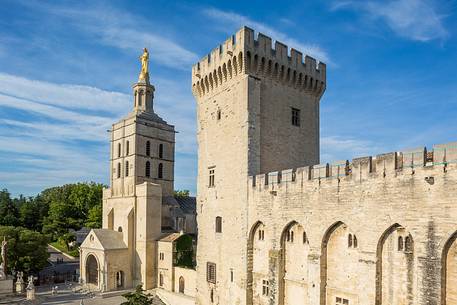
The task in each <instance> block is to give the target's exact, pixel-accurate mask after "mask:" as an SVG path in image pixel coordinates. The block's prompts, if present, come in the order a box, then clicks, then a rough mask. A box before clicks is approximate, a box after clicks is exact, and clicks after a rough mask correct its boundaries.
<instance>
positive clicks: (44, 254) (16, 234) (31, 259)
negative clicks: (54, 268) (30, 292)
mask: <svg viewBox="0 0 457 305" xmlns="http://www.w3.org/2000/svg"><path fill="white" fill-rule="evenodd" d="M3 237H6V240H7V241H8V251H7V255H8V270H10V271H11V270H12V269H15V270H20V271H24V272H25V273H27V274H30V273H36V272H38V271H40V270H41V269H43V268H44V267H45V266H46V265H47V260H48V258H49V253H48V251H47V247H48V238H47V237H46V236H45V235H43V234H41V233H38V232H34V231H31V230H28V229H25V228H21V227H16V228H15V227H7V226H0V239H1V240H3Z"/></svg>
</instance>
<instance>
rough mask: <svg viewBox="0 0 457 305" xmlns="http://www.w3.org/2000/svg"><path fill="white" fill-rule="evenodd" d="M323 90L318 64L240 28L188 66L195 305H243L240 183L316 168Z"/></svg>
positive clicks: (243, 194)
mask: <svg viewBox="0 0 457 305" xmlns="http://www.w3.org/2000/svg"><path fill="white" fill-rule="evenodd" d="M325 86H326V67H325V64H323V63H319V64H317V63H316V60H315V59H313V58H311V57H309V56H305V58H304V61H303V57H302V54H301V53H300V52H298V51H296V50H294V49H291V50H290V55H289V51H288V48H287V46H285V45H284V44H282V43H280V42H276V43H275V46H274V48H272V41H271V38H269V37H266V36H264V35H262V34H259V35H258V37H257V39H256V38H255V37H254V31H253V30H251V29H249V28H246V27H244V28H242V29H241V30H240V31H238V32H237V33H236V34H235V35H233V36H232V37H231V38H229V39H228V40H226V41H225V42H224V43H223V44H222V45H220V46H219V47H217V48H216V49H214V50H213V51H211V53H210V54H208V55H207V56H206V57H204V58H203V59H202V60H201V61H200V62H199V63H197V64H196V65H194V66H193V68H192V89H193V94H194V96H195V98H196V100H197V113H198V144H199V148H198V155H199V159H198V186H197V211H198V228H199V229H198V232H199V236H198V252H197V268H198V270H197V276H198V279H197V286H198V287H197V290H198V293H197V304H200V305H203V304H246V291H247V290H248V289H247V282H248V280H247V278H246V277H247V276H246V274H247V272H246V271H247V270H246V268H247V266H248V264H247V260H248V257H249V255H248V253H247V252H246V244H247V236H248V234H249V232H248V228H247V227H248V226H247V219H248V215H247V211H248V209H247V202H248V197H247V196H248V176H250V175H256V174H260V173H266V172H272V171H277V170H283V169H287V168H295V167H300V166H306V165H312V164H318V163H319V102H320V98H321V96H322V94H323V92H324V91H325ZM271 255H274V253H271ZM222 287H223V288H222Z"/></svg>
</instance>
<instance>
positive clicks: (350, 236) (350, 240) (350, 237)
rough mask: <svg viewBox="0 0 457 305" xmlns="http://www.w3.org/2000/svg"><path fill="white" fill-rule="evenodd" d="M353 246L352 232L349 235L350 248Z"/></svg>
mask: <svg viewBox="0 0 457 305" xmlns="http://www.w3.org/2000/svg"><path fill="white" fill-rule="evenodd" d="M351 247H352V234H349V235H348V248H351Z"/></svg>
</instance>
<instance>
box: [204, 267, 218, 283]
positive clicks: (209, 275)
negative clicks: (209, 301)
mask: <svg viewBox="0 0 457 305" xmlns="http://www.w3.org/2000/svg"><path fill="white" fill-rule="evenodd" d="M206 280H207V281H208V282H210V283H213V284H216V264H215V263H210V262H207V263H206Z"/></svg>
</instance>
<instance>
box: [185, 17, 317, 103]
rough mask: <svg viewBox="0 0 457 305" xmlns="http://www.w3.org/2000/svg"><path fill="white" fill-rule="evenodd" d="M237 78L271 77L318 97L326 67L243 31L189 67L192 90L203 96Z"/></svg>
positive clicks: (265, 37)
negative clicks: (190, 69) (241, 75)
mask: <svg viewBox="0 0 457 305" xmlns="http://www.w3.org/2000/svg"><path fill="white" fill-rule="evenodd" d="M239 74H250V75H254V76H256V77H259V78H261V77H271V78H273V79H275V80H278V81H282V82H287V83H289V84H290V85H292V86H295V87H296V88H302V89H303V90H306V91H307V92H310V93H315V94H317V95H319V97H320V96H321V95H322V94H323V92H324V91H325V87H326V65H325V64H324V63H322V62H320V63H319V64H318V63H317V61H316V59H314V58H312V57H310V56H305V58H304V59H303V55H302V53H301V52H299V51H297V50H295V49H293V48H291V49H290V55H289V48H288V47H287V46H286V45H285V44H283V43H281V42H279V41H276V42H275V45H274V48H273V46H272V39H271V38H270V37H268V36H266V35H264V34H262V33H259V34H258V35H257V39H255V35H254V30H252V29H250V28H248V27H246V26H245V27H243V28H241V29H240V30H239V31H238V32H236V33H235V34H234V35H232V36H231V37H230V38H228V39H227V40H226V41H225V42H223V43H222V44H220V45H219V46H218V47H217V48H215V49H213V50H212V51H211V52H210V53H209V54H208V55H206V56H205V57H203V58H202V59H201V60H200V61H199V62H198V63H197V64H195V65H194V66H193V67H192V88H193V92H194V94H196V95H203V94H205V93H207V92H209V91H211V90H213V89H214V88H216V87H218V86H219V85H221V84H222V83H224V82H225V81H227V80H229V79H231V78H232V77H235V76H236V75H239Z"/></svg>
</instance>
